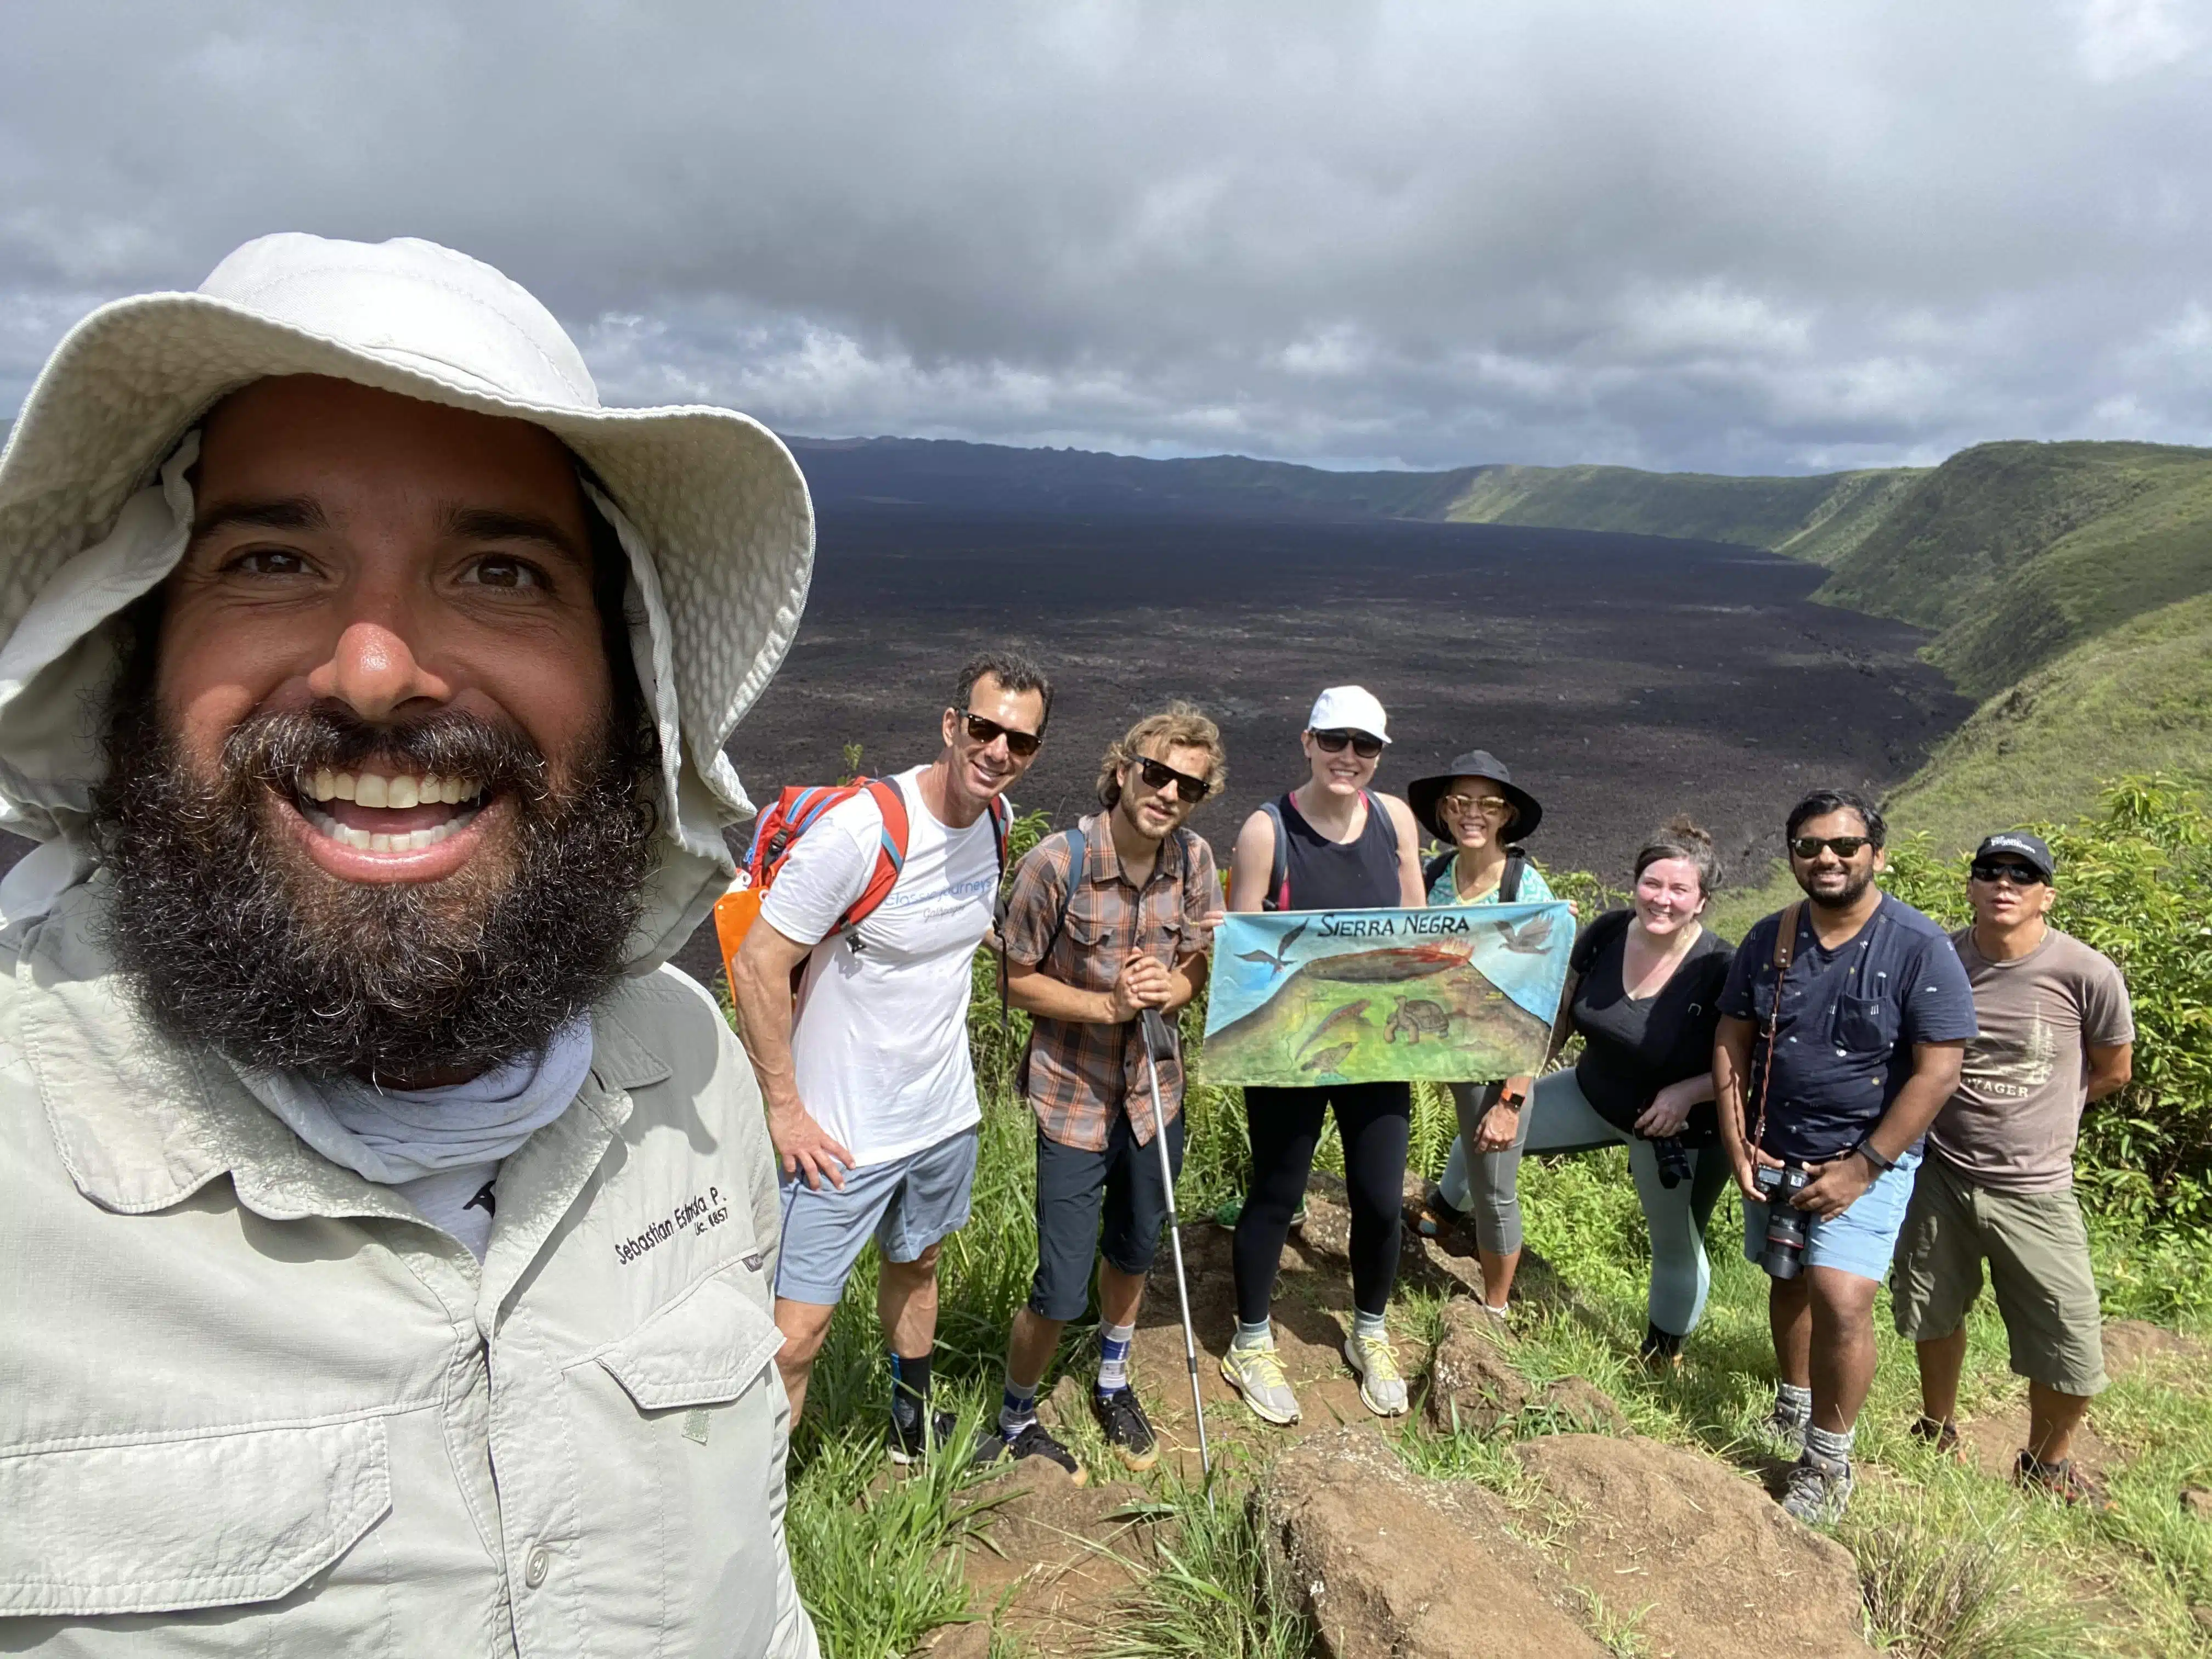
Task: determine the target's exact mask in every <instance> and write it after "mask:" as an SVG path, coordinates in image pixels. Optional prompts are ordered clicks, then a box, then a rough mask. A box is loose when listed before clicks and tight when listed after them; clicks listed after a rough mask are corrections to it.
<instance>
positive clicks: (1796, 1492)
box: [1782, 1447, 1851, 1527]
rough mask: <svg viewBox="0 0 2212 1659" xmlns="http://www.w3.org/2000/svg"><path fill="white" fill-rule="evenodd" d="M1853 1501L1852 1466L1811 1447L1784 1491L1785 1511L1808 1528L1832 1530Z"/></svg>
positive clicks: (1799, 1460)
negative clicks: (1822, 1454) (1846, 1506)
mask: <svg viewBox="0 0 2212 1659" xmlns="http://www.w3.org/2000/svg"><path fill="white" fill-rule="evenodd" d="M1850 1501H1851V1466H1850V1464H1849V1463H1847V1462H1842V1461H1840V1460H1838V1459H1833V1458H1826V1457H1823V1456H1821V1455H1820V1453H1818V1452H1816V1451H1814V1450H1813V1449H1810V1448H1809V1447H1808V1448H1807V1449H1806V1450H1805V1451H1803V1452H1802V1453H1801V1454H1800V1455H1799V1456H1798V1459H1797V1467H1796V1468H1793V1469H1792V1470H1790V1480H1789V1481H1788V1483H1787V1484H1786V1485H1785V1486H1784V1487H1783V1489H1782V1507H1783V1508H1784V1510H1787V1511H1788V1512H1789V1513H1790V1515H1792V1516H1796V1518H1797V1519H1798V1520H1800V1521H1802V1522H1804V1523H1805V1524H1806V1525H1807V1526H1808V1527H1825V1526H1832V1525H1834V1524H1835V1523H1836V1522H1838V1521H1840V1520H1842V1519H1843V1518H1844V1506H1845V1505H1847V1504H1849V1503H1850Z"/></svg>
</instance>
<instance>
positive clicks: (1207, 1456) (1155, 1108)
mask: <svg viewBox="0 0 2212 1659" xmlns="http://www.w3.org/2000/svg"><path fill="white" fill-rule="evenodd" d="M1143 1024H1144V1028H1145V1072H1146V1075H1147V1076H1148V1077H1149V1078H1150V1079H1152V1145H1153V1146H1157V1147H1158V1148H1159V1149H1160V1184H1161V1185H1162V1186H1163V1187H1164V1188H1166V1190H1167V1195H1168V1243H1169V1244H1170V1247H1171V1248H1172V1249H1173V1250H1174V1251H1175V1269H1176V1299H1177V1300H1178V1301H1179V1302H1181V1303H1182V1357H1183V1359H1184V1361H1185V1363H1186V1364H1188V1365H1189V1367H1190V1409H1191V1414H1192V1415H1193V1416H1194V1417H1195V1418H1196V1419H1197V1420H1198V1467H1199V1468H1200V1470H1201V1471H1202V1472H1203V1473H1204V1474H1205V1476H1206V1504H1208V1506H1209V1507H1210V1506H1211V1505H1212V1503H1213V1454H1212V1451H1211V1450H1209V1449H1207V1446H1206V1401H1204V1400H1202V1399H1201V1398H1200V1396H1199V1392H1198V1334H1197V1332H1196V1331H1194V1329H1193V1328H1191V1322H1190V1281H1189V1279H1188V1278H1186V1277H1185V1276H1184V1273H1183V1269H1182V1221H1181V1219H1180V1218H1178V1217H1177V1216H1176V1190H1175V1165H1174V1164H1173V1163H1171V1162H1170V1160H1169V1158H1168V1115H1167V1111H1166V1109H1164V1107H1163V1106H1162V1105H1161V1104H1160V1061H1162V1060H1171V1059H1173V1058H1174V1056H1175V1039H1174V1037H1173V1036H1170V1034H1169V1031H1168V1023H1167V1021H1165V1020H1164V1019H1162V1018H1160V1011H1159V1010H1158V1009H1157V1008H1147V1009H1146V1010H1145V1012H1144V1015H1143Z"/></svg>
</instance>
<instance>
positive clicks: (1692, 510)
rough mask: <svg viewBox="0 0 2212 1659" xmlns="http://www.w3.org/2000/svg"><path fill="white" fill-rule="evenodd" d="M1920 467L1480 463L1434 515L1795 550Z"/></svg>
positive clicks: (1835, 528)
mask: <svg viewBox="0 0 2212 1659" xmlns="http://www.w3.org/2000/svg"><path fill="white" fill-rule="evenodd" d="M1447 476H1449V475H1447ZM1919 476H1920V474H1919V473H1918V472H1917V471H1915V470H1913V469H1910V468H1897V469H1888V470H1884V471H1872V472H1829V473H1822V474H1820V475H1817V476H1815V477H1804V478H1738V477H1725V476H1723V475H1720V474H1717V473H1709V472H1640V471H1636V470H1635V469H1634V468H1632V467H1626V466H1486V467H1481V468H1478V469H1476V470H1475V471H1474V474H1473V476H1472V477H1470V478H1468V481H1467V483H1466V484H1465V486H1464V488H1463V489H1462V491H1461V493H1460V494H1459V495H1458V496H1457V497H1456V499H1455V500H1453V501H1451V502H1450V504H1449V507H1447V508H1446V509H1445V510H1444V511H1443V513H1442V514H1441V515H1440V516H1442V517H1443V518H1444V519H1447V520H1451V521H1454V522H1456V523H1463V524H1525V525H1536V526H1547V527H1549V528H1553V529H1561V530H1617V531H1626V532H1631V533H1633V534H1638V535H1644V536H1676V537H1680V538H1686V539H1688V540H1694V541H1709V542H1736V543H1741V544H1743V545H1745V546H1747V547H1763V548H1768V549H1775V550H1793V549H1790V548H1789V547H1787V545H1786V544H1790V543H1793V542H1799V541H1802V540H1804V539H1806V538H1808V537H1813V536H1815V535H1817V534H1818V533H1819V532H1820V531H1821V530H1822V529H1823V528H1824V527H1825V528H1827V529H1828V531H1829V533H1830V535H1831V536H1832V538H1834V540H1835V541H1836V542H1837V543H1838V544H1850V541H1851V540H1852V539H1855V538H1851V536H1850V532H1851V531H1852V529H1853V528H1854V527H1855V526H1857V525H1858V524H1859V523H1860V522H1861V520H1863V518H1864V517H1865V516H1866V514H1867V513H1868V511H1869V508H1870V507H1871V508H1873V509H1875V510H1876V511H1878V510H1879V506H1880V503H1881V501H1886V500H1887V499H1888V498H1889V495H1890V494H1891V493H1892V492H1893V490H1894V489H1897V488H1898V487H1899V485H1900V484H1902V483H1910V482H1911V480H1913V479H1915V478H1917V477H1919ZM1861 533H1863V532H1861ZM1793 551H1794V550H1793Z"/></svg>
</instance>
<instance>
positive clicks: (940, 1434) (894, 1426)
mask: <svg viewBox="0 0 2212 1659" xmlns="http://www.w3.org/2000/svg"><path fill="white" fill-rule="evenodd" d="M959 1426H960V1419H958V1418H957V1417H955V1416H954V1415H953V1414H952V1413H951V1412H932V1413H930V1414H929V1434H928V1440H929V1443H928V1444H927V1445H924V1444H923V1443H922V1432H921V1413H919V1412H916V1413H915V1414H914V1418H913V1420H912V1421H908V1419H907V1418H906V1417H904V1416H903V1415H902V1414H901V1413H897V1412H893V1413H891V1426H890V1433H889V1434H888V1435H886V1436H885V1437H884V1439H885V1442H886V1443H887V1444H888V1445H889V1446H890V1454H891V1462H894V1463H897V1464H901V1465H904V1464H908V1463H919V1462H921V1461H922V1460H923V1459H924V1458H926V1457H927V1456H928V1455H929V1454H930V1453H932V1452H933V1451H935V1450H936V1449H938V1448H939V1446H942V1445H945V1444H947V1443H950V1442H951V1438H952V1436H953V1434H954V1432H955V1431H957V1429H958V1428H959Z"/></svg>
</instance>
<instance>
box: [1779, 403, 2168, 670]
mask: <svg viewBox="0 0 2212 1659" xmlns="http://www.w3.org/2000/svg"><path fill="white" fill-rule="evenodd" d="M1826 562H1828V563H1830V564H1831V565H1832V567H1833V568H1834V571H1835V574H1833V575H1832V576H1831V577H1830V578H1829V580H1828V581H1827V583H1826V586H1823V587H1822V588H1821V590H1820V596H1819V597H1820V598H1821V599H1825V600H1826V601H1828V602H1829V603H1832V604H1834V605H1846V606H1849V607H1850V609H1852V610H1855V611H1871V612H1873V613H1875V614H1876V615H1879V616H1889V617H1900V618H1902V619H1904V620H1905V621H1907V622H1912V623H1919V624H1921V625H1922V626H1923V627H1927V628H1934V629H1940V630H1942V631H1941V633H1940V634H1939V635H1938V636H1937V638H1936V640H1935V641H1934V642H1933V643H1932V644H1931V645H1930V646H1929V650H1928V656H1929V660H1930V661H1932V662H1934V663H1936V664H1937V665H1939V666H1941V667H1942V668H1943V669H1944V670H1945V671H1947V672H1948V673H1949V674H1950V676H1951V678H1953V679H1954V681H1956V682H1957V684H1958V685H1959V688H1960V690H1963V691H1965V692H1966V693H1967V694H1968V695H1970V696H1981V697H1987V696H1992V695H1994V694H1995V693H1996V692H1998V691H2001V690H2003V689H2004V688H2005V687H2007V686H2008V685H2010V684H2012V683H2013V682H2014V681H2015V680H2016V679H2018V678H2020V677H2021V675H2022V674H2024V673H2027V671H2030V670H2031V669H2033V668H2036V667H2038V666H2039V665H2042V664H2045V663H2047V662H2050V661H2051V660H2052V659H2054V658H2056V657H2057V656H2058V655H2060V654H2061V653H2063V652H2064V651H2066V650H2067V649H2068V648H2069V647H2071V646H2073V645H2075V644H2076V643H2077V642H2079V641H2082V640H2085V639H2088V638H2091V637H2093V636H2094V635H2097V634H2099V633H2100V632H2102V631H2103V630H2105V629H2108V628H2111V627H2112V626H2114V625H2115V624H2117V623H2122V622H2124V621H2126V620H2127V619H2128V618H2129V617H2136V616H2141V615H2142V614H2144V613H2146V612H2148V611H2154V610H2156V609H2158V608H2159V607H2160V606H2163V605H2172V604H2173V603H2175V602H2176V601H2178V600H2181V599H2187V598H2190V597H2191V596H2192V595H2194V594H2197V593H2203V592H2207V591H2212V450H2204V449H2185V448H2181V447H2173V446H2166V445H2158V444H2132V443H2061V444H2039V443H2002V444H1981V445H1978V446H1977V447H1974V448H1972V449H1968V450H1965V451H1962V452H1960V453H1959V454H1957V455H1954V456H1953V457H1952V458H1951V459H1949V460H1948V461H1946V462H1944V463H1943V465H1942V466H1940V467H1938V468H1937V469H1936V471H1934V472H1933V473H1930V474H1929V475H1927V476H1926V477H1923V479H1922V480H1920V481H1919V482H1918V483H1917V484H1915V485H1914V486H1913V487H1912V488H1911V489H1910V490H1908V491H1907V492H1905V495H1904V496H1903V497H1902V499H1900V500H1899V501H1897V503H1896V504H1895V505H1894V506H1893V507H1892V508H1891V510H1890V511H1889V513H1887V515H1886V516H1885V517H1884V518H1883V519H1882V520H1881V522H1880V523H1879V524H1877V525H1876V526H1875V527H1874V528H1873V530H1872V532H1871V533H1869V534H1867V535H1865V536H1863V538H1861V539H1860V541H1859V542H1858V544H1857V545H1856V546H1855V547H1852V548H1851V549H1850V550H1848V551H1845V552H1844V553H1842V554H1840V555H1839V556H1836V557H1833V558H1832V559H1829V560H1827V561H1826Z"/></svg>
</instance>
